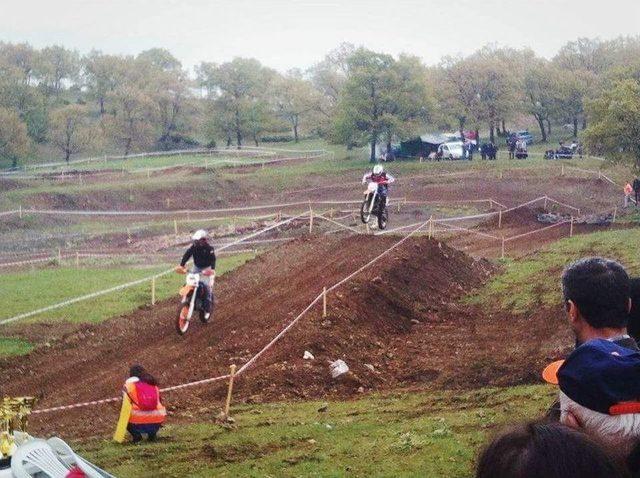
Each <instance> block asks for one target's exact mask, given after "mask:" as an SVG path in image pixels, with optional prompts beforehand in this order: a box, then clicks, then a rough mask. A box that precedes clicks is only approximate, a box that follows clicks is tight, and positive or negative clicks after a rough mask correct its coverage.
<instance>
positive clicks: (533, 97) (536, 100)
mask: <svg viewBox="0 0 640 478" xmlns="http://www.w3.org/2000/svg"><path fill="white" fill-rule="evenodd" d="M561 84H562V73H561V72H560V71H559V70H558V69H557V68H556V67H555V66H553V65H551V64H550V63H548V62H547V61H545V60H541V59H535V60H532V61H531V62H530V63H529V64H528V66H527V70H526V72H525V74H524V81H523V90H524V91H523V93H524V98H525V104H526V109H527V111H528V112H529V113H530V114H531V115H532V116H533V117H534V118H535V120H536V122H537V123H538V127H539V128H540V134H541V136H542V142H543V143H546V142H547V128H546V127H545V122H546V124H547V126H548V124H549V122H550V120H551V118H552V117H554V116H556V115H557V113H558V109H559V108H558V105H559V103H560V101H561V99H560V98H559V87H560V85H561Z"/></svg>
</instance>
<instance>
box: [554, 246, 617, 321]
mask: <svg viewBox="0 0 640 478" xmlns="http://www.w3.org/2000/svg"><path fill="white" fill-rule="evenodd" d="M562 292H563V294H564V300H565V302H566V301H569V300H570V301H572V302H573V303H574V304H575V305H576V306H577V307H578V310H579V311H580V314H581V315H582V317H583V318H584V319H585V320H586V321H587V323H588V324H589V325H591V326H592V327H594V328H596V329H603V328H605V327H612V328H621V327H625V326H626V325H627V320H628V315H629V276H628V275H627V271H625V270H624V267H622V266H621V265H620V264H619V263H618V262H616V261H612V260H610V259H603V258H601V257H586V258H584V259H580V260H579V261H576V262H573V263H572V264H569V265H568V266H567V267H566V268H565V270H564V272H563V273H562Z"/></svg>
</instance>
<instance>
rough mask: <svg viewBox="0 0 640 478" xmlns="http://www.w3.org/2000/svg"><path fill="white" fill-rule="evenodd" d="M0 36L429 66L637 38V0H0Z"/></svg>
mask: <svg viewBox="0 0 640 478" xmlns="http://www.w3.org/2000/svg"><path fill="white" fill-rule="evenodd" d="M0 12H1V13H0V40H1V41H8V42H25V41H26V42H29V43H31V44H32V45H33V46H35V47H38V48H41V47H44V46H47V45H52V44H60V45H63V46H65V47H67V48H73V49H77V50H79V51H80V52H81V53H87V52H89V51H90V50H92V49H96V50H101V51H103V52H105V53H119V54H137V53H139V52H140V51H143V50H145V49H148V48H152V47H162V48H166V49H168V50H169V51H171V52H172V53H173V54H174V56H176V57H177V58H178V59H179V60H180V61H181V62H182V63H183V65H184V66H186V67H188V68H192V67H193V66H194V65H197V64H199V63H200V62H201V61H211V62H217V63H220V62H224V61H228V60H231V59H233V58H234V57H236V56H243V57H253V58H257V59H258V60H260V61H261V62H262V63H263V64H265V65H267V66H270V67H272V68H275V69H277V70H279V71H281V72H285V71H286V70H288V69H290V68H295V67H297V68H302V69H305V68H307V67H309V66H312V65H313V64H314V63H316V62H318V61H319V60H321V59H322V58H323V57H324V55H325V54H326V53H327V52H328V51H330V50H331V49H333V48H335V47H336V46H338V45H339V44H340V43H341V42H351V43H354V44H355V45H358V46H360V45H361V46H365V47H367V48H370V49H373V50H376V51H380V52H385V53H390V54H393V55H397V54H398V53H401V52H405V53H410V54H414V55H417V56H419V57H421V58H422V59H423V60H424V62H425V63H426V64H429V65H432V64H436V63H438V61H439V60H440V59H441V58H442V57H443V56H444V55H458V54H462V55H466V54H470V53H472V52H473V51H474V50H476V49H478V48H480V47H482V46H483V45H485V44H488V43H492V44H497V45H499V46H511V47H516V48H519V47H530V48H532V49H533V50H534V51H536V52H537V53H538V54H539V55H541V56H544V57H547V58H550V57H552V56H553V55H554V54H555V52H556V51H557V50H558V49H559V48H560V47H561V46H562V45H563V44H565V43H566V42H567V41H571V40H575V39H577V38H578V37H590V38H594V37H599V38H601V39H610V38H614V37H616V36H618V35H638V34H640V0H608V1H603V0H421V1H417V0H367V1H364V0H342V1H340V0H298V1H296V0H252V1H250V0H22V1H18V0H0Z"/></svg>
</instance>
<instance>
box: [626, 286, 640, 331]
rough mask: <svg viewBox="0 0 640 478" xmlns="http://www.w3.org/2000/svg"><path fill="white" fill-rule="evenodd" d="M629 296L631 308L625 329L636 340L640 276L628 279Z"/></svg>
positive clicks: (638, 318) (639, 305) (639, 315)
mask: <svg viewBox="0 0 640 478" xmlns="http://www.w3.org/2000/svg"><path fill="white" fill-rule="evenodd" d="M629 297H631V310H630V311H629V323H628V324H627V329H628V332H629V335H630V336H631V337H632V338H633V339H634V340H635V341H636V342H638V340H640V277H636V278H634V279H631V280H630V281H629Z"/></svg>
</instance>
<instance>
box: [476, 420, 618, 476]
mask: <svg viewBox="0 0 640 478" xmlns="http://www.w3.org/2000/svg"><path fill="white" fill-rule="evenodd" d="M623 476H625V475H624V474H623V472H622V471H621V469H620V467H619V465H618V464H617V463H616V462H615V460H614V459H613V458H612V457H611V456H610V455H609V454H608V453H606V452H605V451H604V450H603V449H602V448H600V447H599V446H598V444H597V443H596V442H594V441H593V440H591V439H590V438H589V437H587V436H586V435H585V434H583V433H581V432H579V431H577V430H573V429H571V428H569V427H567V426H564V425H561V424H559V423H528V424H524V425H520V426H517V427H515V428H513V429H511V430H509V431H507V432H504V433H502V434H501V435H499V436H498V437H496V438H495V439H494V440H493V441H492V442H491V443H490V444H489V445H488V446H487V447H486V448H485V449H484V450H483V451H482V454H481V455H480V458H479V460H478V464H477V467H476V478H539V477H544V478H605V477H606V478H618V477H620V478H621V477H623Z"/></svg>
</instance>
